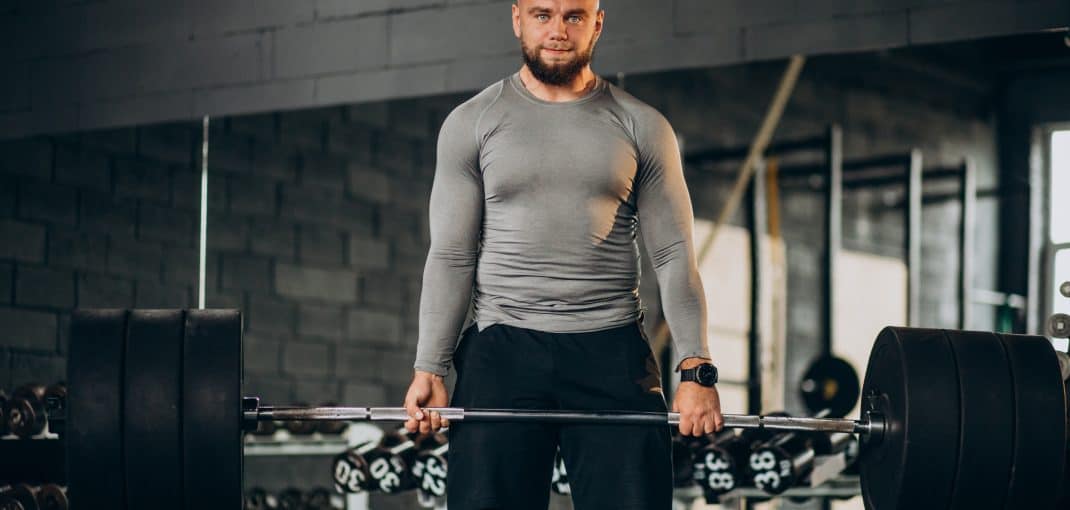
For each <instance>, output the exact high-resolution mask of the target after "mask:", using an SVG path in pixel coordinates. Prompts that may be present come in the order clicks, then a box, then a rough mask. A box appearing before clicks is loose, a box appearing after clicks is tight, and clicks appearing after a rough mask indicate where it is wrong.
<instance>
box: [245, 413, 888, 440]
mask: <svg viewBox="0 0 1070 510" xmlns="http://www.w3.org/2000/svg"><path fill="white" fill-rule="evenodd" d="M424 411H425V412H431V411H434V412H437V413H439V415H440V416H441V417H442V418H445V419H447V420H450V421H457V422H460V421H494V422H530V421H538V422H542V423H617V424H630V425H644V424H647V425H658V424H663V425H678V424H679V423H680V414H679V413H636V412H612V411H601V412H592V411H537V410H523V409H463V408H458V407H443V408H426V409H424ZM251 414H252V413H249V412H247V415H246V416H247V417H248V418H252V417H253V416H251ZM723 418H724V426H725V427H728V428H765V429H769V430H784V431H816V432H849V433H860V434H870V433H872V432H874V428H875V427H878V426H879V425H880V424H879V423H875V422H874V421H872V420H869V419H867V420H865V421H855V420H845V419H832V418H795V417H790V416H755V415H738V414H725V415H723ZM255 419H256V420H259V421H262V420H279V421H287V420H309V421H324V420H326V421H331V420H346V421H392V422H398V421H406V420H408V419H409V414H408V411H407V410H406V409H405V408H403V407H258V408H257V409H256V411H255Z"/></svg>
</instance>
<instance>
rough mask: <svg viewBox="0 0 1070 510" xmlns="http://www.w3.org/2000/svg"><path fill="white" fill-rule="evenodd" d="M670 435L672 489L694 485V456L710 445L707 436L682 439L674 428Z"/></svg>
mask: <svg viewBox="0 0 1070 510" xmlns="http://www.w3.org/2000/svg"><path fill="white" fill-rule="evenodd" d="M671 435H672V481H673V487H676V488H678V489H679V488H686V487H690V486H691V485H693V484H694V483H695V476H694V470H695V455H696V454H697V453H698V451H699V450H701V449H702V448H704V447H706V445H708V444H709V443H710V441H709V438H708V437H707V436H697V437H692V436H688V437H684V436H682V435H680V429H678V428H674V429H672V432H671Z"/></svg>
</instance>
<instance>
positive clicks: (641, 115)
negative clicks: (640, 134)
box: [608, 83, 670, 129]
mask: <svg viewBox="0 0 1070 510" xmlns="http://www.w3.org/2000/svg"><path fill="white" fill-rule="evenodd" d="M608 89H609V95H610V97H612V98H613V101H614V103H616V104H617V106H618V107H619V108H620V109H621V110H622V111H623V112H624V113H625V114H626V115H627V117H628V118H630V119H632V122H634V123H635V125H636V127H638V128H645V129H652V128H659V127H670V126H669V121H668V119H666V118H665V116H664V115H662V113H661V112H660V111H658V109H657V108H654V107H653V106H651V105H649V104H647V103H646V102H644V101H643V100H641V99H639V98H637V97H635V96H633V95H631V94H629V93H628V92H626V91H625V90H624V89H621V88H620V87H617V86H615V85H613V84H612V83H609V84H608Z"/></svg>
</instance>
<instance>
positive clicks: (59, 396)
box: [44, 382, 67, 436]
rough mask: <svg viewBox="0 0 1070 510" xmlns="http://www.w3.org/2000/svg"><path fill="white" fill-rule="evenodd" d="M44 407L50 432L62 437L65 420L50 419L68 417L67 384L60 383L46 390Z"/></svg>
mask: <svg viewBox="0 0 1070 510" xmlns="http://www.w3.org/2000/svg"><path fill="white" fill-rule="evenodd" d="M44 405H45V416H46V419H47V421H48V428H49V431H50V432H52V433H53V434H56V435H58V436H62V435H63V427H64V420H52V419H50V418H51V417H53V416H66V415H67V384H66V383H64V382H58V383H56V384H53V385H51V386H49V387H48V388H45V398H44Z"/></svg>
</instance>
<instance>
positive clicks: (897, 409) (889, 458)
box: [860, 327, 959, 510]
mask: <svg viewBox="0 0 1070 510" xmlns="http://www.w3.org/2000/svg"><path fill="white" fill-rule="evenodd" d="M958 385H959V383H958V374H957V372H956V370H955V360H954V357H953V355H952V354H951V347H950V345H949V343H948V341H947V337H946V336H945V334H944V332H943V331H940V330H931V329H917V328H896V327H887V328H884V330H882V331H881V332H880V335H878V336H877V341H876V342H875V343H874V345H873V350H872V351H871V352H870V356H869V363H868V365H867V368H866V378H865V382H864V383H863V385H862V396H863V397H862V398H864V399H865V398H868V396H869V395H878V396H879V398H878V399H877V400H879V402H880V404H879V405H878V406H877V407H878V408H879V409H880V411H881V412H882V413H883V414H884V417H885V420H886V430H885V433H884V438H883V440H882V441H881V442H880V443H877V444H872V443H867V445H866V449H865V451H864V452H863V454H862V455H864V457H863V458H862V459H861V461H860V462H861V468H860V474H861V480H862V497H863V499H864V501H865V505H866V508H869V509H879V510H895V509H903V510H908V509H909V510H916V509H919V508H941V509H942V508H947V507H948V503H949V502H950V498H951V484H952V481H953V480H954V476H955V467H956V463H957V460H958V442H959V412H958V411H959V389H958Z"/></svg>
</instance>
